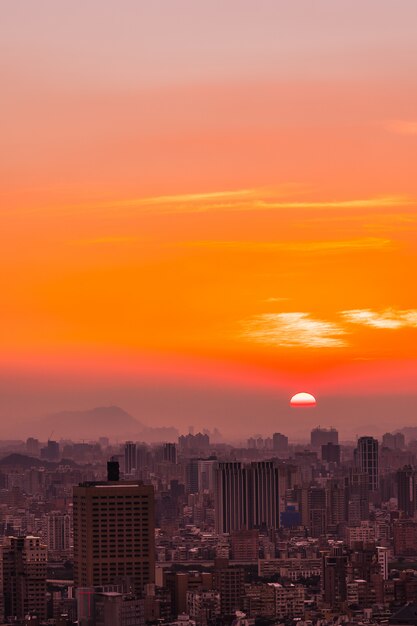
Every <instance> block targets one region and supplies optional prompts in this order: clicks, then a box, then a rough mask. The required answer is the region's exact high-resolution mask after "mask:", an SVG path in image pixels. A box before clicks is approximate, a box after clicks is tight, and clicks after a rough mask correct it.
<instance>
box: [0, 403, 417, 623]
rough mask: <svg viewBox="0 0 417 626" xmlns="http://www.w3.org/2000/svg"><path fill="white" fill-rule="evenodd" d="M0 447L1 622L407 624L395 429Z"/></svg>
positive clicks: (412, 495) (411, 600)
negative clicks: (353, 438) (239, 440)
mask: <svg viewBox="0 0 417 626" xmlns="http://www.w3.org/2000/svg"><path fill="white" fill-rule="evenodd" d="M295 410H306V409H299V408H298V409H295ZM307 410H308V409H307ZM0 445H1V453H2V458H1V459H0V468H1V469H0V484H1V491H0V494H1V505H0V514H1V520H2V521H1V532H2V534H3V537H4V542H3V551H2V572H3V574H2V596H1V603H0V607H1V610H2V612H3V615H2V616H1V619H2V620H3V621H4V623H13V624H34V625H36V624H54V625H55V624H56V625H57V626H58V625H59V626H70V625H72V624H79V625H80V626H81V625H82V626H94V625H100V626H101V625H106V626H110V625H112V626H144V625H145V624H155V625H163V624H167V625H168V624H169V625H175V626H177V625H181V626H223V625H228V624H234V625H235V626H237V625H239V626H250V625H256V624H259V625H269V624H293V623H297V624H298V623H301V624H321V625H323V626H326V625H330V624H334V623H338V624H339V623H340V624H345V623H349V624H364V623H366V624H380V623H387V624H388V623H389V624H411V625H412V624H415V623H416V619H417V618H416V607H417V605H416V594H417V569H416V567H417V566H416V561H417V515H416V511H417V470H416V454H417V441H416V440H415V439H414V440H407V439H406V438H405V436H404V434H403V433H402V432H401V431H398V432H394V433H385V434H384V435H383V437H382V439H381V440H378V439H375V438H374V437H372V436H361V437H359V438H358V440H357V442H356V444H353V445H352V443H345V442H343V441H339V433H338V431H337V430H336V429H335V428H331V427H329V428H323V427H320V426H318V427H316V428H314V429H313V430H312V431H311V434H310V439H309V441H306V442H305V443H304V444H300V443H297V444H294V443H292V442H291V441H289V439H288V437H287V436H286V435H285V434H284V433H280V432H276V433H271V435H270V436H267V437H261V436H254V437H250V438H249V439H248V440H247V441H246V442H244V443H243V444H242V447H236V446H233V445H231V444H227V443H221V444H219V443H212V442H211V441H210V436H209V435H208V434H207V433H200V432H197V433H195V434H194V433H193V432H190V433H188V434H186V435H181V436H180V437H179V438H178V440H177V441H171V442H164V443H162V442H161V443H154V444H147V443H144V442H135V441H126V442H125V443H122V444H120V443H119V444H117V443H115V442H113V441H110V440H109V439H108V438H107V437H106V436H104V435H103V436H102V437H100V438H99V439H98V440H97V441H91V442H82V443H78V442H74V441H70V440H67V441H60V442H57V441H53V440H48V441H47V442H40V441H39V440H38V439H36V438H34V437H30V438H28V439H27V440H26V442H23V441H22V442H6V441H3V442H0ZM2 623H3V622H2Z"/></svg>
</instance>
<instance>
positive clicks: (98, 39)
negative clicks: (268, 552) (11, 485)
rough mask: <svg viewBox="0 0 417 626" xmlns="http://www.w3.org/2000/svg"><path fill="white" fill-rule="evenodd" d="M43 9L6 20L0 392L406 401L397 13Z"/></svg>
mask: <svg viewBox="0 0 417 626" xmlns="http://www.w3.org/2000/svg"><path fill="white" fill-rule="evenodd" d="M59 4H60V6H57V5H56V3H54V2H52V1H50V0H48V1H45V2H43V3H42V4H41V6H40V9H39V5H38V4H37V7H36V10H35V7H34V6H33V7H27V5H25V11H23V3H20V2H16V1H15V0H13V1H11V0H10V1H8V2H6V3H5V8H6V11H5V13H6V15H5V17H6V19H5V21H4V24H3V28H4V29H5V32H4V35H5V38H4V42H5V43H4V54H2V57H3V59H2V69H3V71H4V78H3V84H4V86H5V88H6V89H5V97H4V99H2V100H3V103H2V107H3V111H2V119H3V123H4V128H3V129H2V151H1V155H0V166H1V171H2V191H1V209H0V210H1V229H0V261H1V268H2V272H1V275H0V286H1V294H2V306H1V312H0V315H1V329H2V330H1V336H0V342H1V357H0V358H1V361H0V367H1V371H2V372H3V373H4V376H5V377H7V376H10V375H11V374H12V375H13V376H15V377H16V379H17V378H19V376H25V377H26V379H30V378H31V376H32V377H33V380H38V377H41V381H43V382H40V383H39V384H40V385H44V387H45V389H46V390H47V389H48V384H49V385H50V384H51V380H54V381H56V380H59V381H61V383H62V381H68V380H72V381H75V380H78V383H77V384H80V379H81V380H82V379H83V378H84V377H85V376H87V377H91V379H92V380H94V381H95V384H96V385H98V387H100V384H102V386H103V388H104V389H106V388H107V386H108V384H109V382H108V381H109V380H112V381H115V380H118V381H120V380H122V381H125V382H126V381H128V384H130V385H134V384H135V382H138V384H139V383H140V384H141V385H146V384H148V382H149V381H151V382H152V384H153V383H154V382H155V381H160V382H161V384H165V383H167V384H178V385H208V386H212V387H213V389H214V388H218V387H227V386H232V387H234V388H236V389H239V388H242V389H246V388H250V387H253V388H254V389H263V388H268V389H274V388H277V389H280V390H283V391H284V392H285V393H287V392H288V395H290V393H292V392H293V391H298V390H300V389H304V388H306V390H308V391H312V392H316V393H317V392H318V393H322V394H326V393H348V394H349V393H367V392H372V393H381V394H383V393H386V392H387V391H388V390H390V391H394V392H395V393H414V392H415V391H416V383H415V380H416V378H415V376H416V369H417V368H416V356H417V354H416V353H417V301H416V296H415V289H414V283H415V274H416V268H417V211H416V199H417V179H416V176H415V163H416V157H417V117H416V113H415V112H416V110H417V108H416V105H417V86H416V83H415V80H414V76H415V75H416V70H417V68H416V67H415V65H417V61H416V59H417V50H416V47H417V43H416V40H415V36H414V34H413V29H411V28H410V24H411V23H413V24H415V18H417V14H416V13H417V10H416V5H415V3H414V2H404V4H402V11H401V13H400V12H399V10H398V7H394V5H393V3H390V2H373V0H372V1H370V2H369V6H368V3H367V7H365V8H361V9H359V8H357V9H355V11H356V12H357V14H356V15H355V14H353V9H352V6H351V3H348V2H345V1H344V0H343V1H341V2H340V4H339V3H338V5H337V8H335V7H334V6H333V5H334V3H331V2H327V1H325V0H322V1H321V2H317V3H314V7H313V5H312V4H311V3H306V9H305V12H304V13H302V12H301V13H300V11H299V10H298V9H297V8H295V7H293V8H290V7H289V6H288V7H287V8H285V7H283V6H282V5H281V3H272V2H269V1H267V0H264V2H263V1H261V2H259V3H258V2H257V3H256V4H255V3H254V2H249V1H246V0H243V1H242V2H236V1H232V2H230V4H229V3H228V7H227V9H226V8H224V3H217V2H213V6H210V8H209V7H206V8H205V7H204V3H203V4H202V5H200V6H199V7H196V6H195V4H194V3H191V2H186V1H179V0H173V2H172V3H170V6H169V7H167V5H166V4H163V6H162V4H160V3H159V2H155V5H154V6H153V7H152V8H151V7H145V6H144V5H145V4H148V3H143V4H142V3H137V2H130V1H128V2H126V5H125V9H126V10H125V9H124V10H123V12H122V11H121V9H120V8H117V7H115V5H114V3H111V2H104V3H103V2H100V3H98V2H95V1H93V2H91V3H89V6H88V7H86V6H85V3H83V2H71V3H66V2H63V3H59ZM197 4H198V3H197ZM330 7H332V8H331V10H330ZM26 10H27V13H26ZM375 10H377V18H375ZM271 24H272V25H271ZM135 25H136V26H137V30H136V29H135V27H134V26H135ZM274 26H275V28H274ZM149 33H150V34H149ZM152 34H153V35H154V37H152V36H151V35H152ZM280 34H281V38H280ZM141 35H143V37H142V38H141ZM5 380H6V378H5ZM48 381H49V382H48ZM100 381H101V383H100ZM147 381H148V382H147ZM164 381H165V382H164ZM167 381H168V382H167ZM53 384H57V383H53ZM45 393H46V392H45ZM213 393H215V392H214V391H213ZM103 401H104V399H103ZM46 405H47V403H46V404H45V406H46ZM10 406H12V405H10ZM48 406H49V405H48ZM8 410H9V409H8ZM28 412H29V413H30V395H28ZM166 419H168V420H169V416H166ZM144 421H146V417H145V418H144Z"/></svg>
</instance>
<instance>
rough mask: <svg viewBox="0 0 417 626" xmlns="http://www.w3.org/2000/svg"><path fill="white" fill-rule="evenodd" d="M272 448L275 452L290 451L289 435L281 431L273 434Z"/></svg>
mask: <svg viewBox="0 0 417 626" xmlns="http://www.w3.org/2000/svg"><path fill="white" fill-rule="evenodd" d="M272 448H273V450H274V451H275V452H283V453H285V452H288V437H286V436H285V435H282V434H281V433H274V434H273V435H272Z"/></svg>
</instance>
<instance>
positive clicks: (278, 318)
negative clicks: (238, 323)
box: [241, 312, 347, 348]
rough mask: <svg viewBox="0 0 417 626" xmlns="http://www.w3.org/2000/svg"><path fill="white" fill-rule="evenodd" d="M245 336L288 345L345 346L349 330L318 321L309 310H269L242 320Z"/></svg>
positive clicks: (243, 335)
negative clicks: (291, 311)
mask: <svg viewBox="0 0 417 626" xmlns="http://www.w3.org/2000/svg"><path fill="white" fill-rule="evenodd" d="M242 325H243V332H242V335H241V336H242V337H244V338H245V339H247V340H249V341H255V342H258V343H263V344H267V345H271V346H277V347H284V348H298V347H304V348H343V347H345V346H346V345H347V343H346V341H345V340H344V339H343V338H342V337H343V336H344V335H346V334H347V333H346V331H345V330H344V329H343V328H341V326H339V325H338V324H336V323H334V322H329V321H325V320H317V319H313V318H311V317H310V314H309V313H304V312H293V313H265V314H263V315H258V316H256V317H254V318H252V319H250V320H246V321H245V322H242Z"/></svg>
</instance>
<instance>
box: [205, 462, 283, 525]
mask: <svg viewBox="0 0 417 626" xmlns="http://www.w3.org/2000/svg"><path fill="white" fill-rule="evenodd" d="M214 482H215V514H216V529H217V532H219V533H230V532H232V531H234V530H241V529H243V528H247V529H251V528H260V527H265V528H272V529H274V528H278V527H279V522H280V519H279V516H280V498H279V482H280V475H279V466H278V465H277V464H275V463H274V462H273V461H259V462H253V463H251V464H250V465H247V466H246V465H243V464H242V463H238V462H233V463H223V462H222V463H218V465H217V468H216V469H215V481H214Z"/></svg>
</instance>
